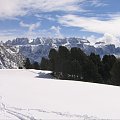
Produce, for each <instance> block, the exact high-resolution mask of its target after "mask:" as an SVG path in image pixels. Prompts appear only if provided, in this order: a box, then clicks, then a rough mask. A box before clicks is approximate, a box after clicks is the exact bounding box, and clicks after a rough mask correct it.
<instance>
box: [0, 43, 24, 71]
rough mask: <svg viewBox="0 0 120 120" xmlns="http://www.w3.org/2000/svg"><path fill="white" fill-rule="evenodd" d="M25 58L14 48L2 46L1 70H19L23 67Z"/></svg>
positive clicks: (0, 54) (0, 53) (0, 55)
mask: <svg viewBox="0 0 120 120" xmlns="http://www.w3.org/2000/svg"><path fill="white" fill-rule="evenodd" d="M23 60H24V57H23V56H22V55H21V54H19V53H18V52H17V51H16V49H15V48H14V47H10V46H9V47H8V46H5V45H3V44H0V69H17V68H19V67H23Z"/></svg>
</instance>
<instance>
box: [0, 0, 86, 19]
mask: <svg viewBox="0 0 120 120" xmlns="http://www.w3.org/2000/svg"><path fill="white" fill-rule="evenodd" d="M83 1H86V0H60V1H58V0H34V1H33V0H0V19H8V18H15V17H18V16H24V15H27V14H32V13H34V12H36V13H41V12H52V11H65V12H69V11H82V10H83V9H82V8H81V6H80V5H79V3H82V2H83Z"/></svg>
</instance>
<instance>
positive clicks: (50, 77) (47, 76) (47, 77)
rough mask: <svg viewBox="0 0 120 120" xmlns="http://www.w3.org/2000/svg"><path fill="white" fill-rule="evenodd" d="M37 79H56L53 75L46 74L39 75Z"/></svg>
mask: <svg viewBox="0 0 120 120" xmlns="http://www.w3.org/2000/svg"><path fill="white" fill-rule="evenodd" d="M36 77H37V78H46V79H54V77H53V76H52V75H51V73H44V72H40V73H38V76H36Z"/></svg>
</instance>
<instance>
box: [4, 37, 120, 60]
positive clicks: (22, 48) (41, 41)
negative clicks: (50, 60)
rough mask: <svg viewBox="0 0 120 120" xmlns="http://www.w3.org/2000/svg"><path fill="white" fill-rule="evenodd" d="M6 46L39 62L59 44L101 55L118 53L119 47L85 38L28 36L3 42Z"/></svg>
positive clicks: (119, 51)
mask: <svg viewBox="0 0 120 120" xmlns="http://www.w3.org/2000/svg"><path fill="white" fill-rule="evenodd" d="M5 45H7V46H14V47H16V48H17V49H18V51H19V52H20V53H21V54H23V55H24V56H25V57H28V58H30V59H31V60H34V61H38V62H40V60H41V58H42V57H47V56H48V53H49V51H50V49H51V48H55V49H58V48H59V46H61V45H62V46H66V47H67V48H71V47H79V48H81V49H82V50H83V51H84V52H85V53H87V54H90V53H91V52H94V53H96V54H99V55H100V56H101V57H102V56H103V55H105V54H114V55H116V56H119V55H120V47H117V48H116V47H115V45H114V44H106V43H104V42H97V43H95V45H94V46H93V45H91V44H90V42H89V41H88V40H86V39H81V38H75V37H72V38H44V37H41V38H36V39H33V40H29V39H28V38H16V39H14V40H12V41H10V40H9V41H7V42H5Z"/></svg>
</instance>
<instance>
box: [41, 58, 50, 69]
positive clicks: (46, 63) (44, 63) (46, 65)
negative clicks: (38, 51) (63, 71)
mask: <svg viewBox="0 0 120 120" xmlns="http://www.w3.org/2000/svg"><path fill="white" fill-rule="evenodd" d="M48 68H49V60H48V59H46V58H44V57H43V58H42V60H41V63H40V69H41V70H49V69H48Z"/></svg>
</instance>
